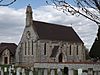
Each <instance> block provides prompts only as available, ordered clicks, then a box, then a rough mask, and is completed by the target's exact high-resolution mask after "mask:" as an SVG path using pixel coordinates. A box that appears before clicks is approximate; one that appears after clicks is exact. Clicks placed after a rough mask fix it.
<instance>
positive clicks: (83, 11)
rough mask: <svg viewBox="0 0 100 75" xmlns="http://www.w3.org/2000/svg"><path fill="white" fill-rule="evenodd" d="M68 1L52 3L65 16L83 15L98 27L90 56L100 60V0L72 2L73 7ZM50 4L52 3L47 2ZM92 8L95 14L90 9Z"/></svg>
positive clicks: (60, 0) (62, 0) (75, 0)
mask: <svg viewBox="0 0 100 75" xmlns="http://www.w3.org/2000/svg"><path fill="white" fill-rule="evenodd" d="M67 1H68V0H51V2H52V3H53V4H52V3H51V4H52V5H53V6H54V7H56V9H58V10H62V11H63V12H64V13H65V14H67V13H68V12H69V13H70V14H72V15H77V14H78V15H82V16H84V17H86V18H88V19H90V20H91V21H93V22H95V23H96V24H97V25H98V33H97V37H96V39H95V41H94V43H93V45H92V47H91V49H90V52H89V56H90V57H91V58H93V59H96V61H97V60H100V0H71V2H72V1H73V4H75V5H76V6H75V5H71V4H69V3H68V2H67ZM47 3H48V4H50V2H48V1H47ZM90 8H92V9H93V10H94V12H92V11H90V10H89V9H90Z"/></svg>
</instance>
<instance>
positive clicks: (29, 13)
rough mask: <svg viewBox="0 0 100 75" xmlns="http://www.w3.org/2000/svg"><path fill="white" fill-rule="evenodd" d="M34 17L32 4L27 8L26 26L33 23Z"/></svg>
mask: <svg viewBox="0 0 100 75" xmlns="http://www.w3.org/2000/svg"><path fill="white" fill-rule="evenodd" d="M32 22H33V17H32V8H31V6H30V4H29V5H28V6H27V8H26V26H30V25H32Z"/></svg>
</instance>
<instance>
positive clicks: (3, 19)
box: [0, 5, 97, 48]
mask: <svg viewBox="0 0 100 75" xmlns="http://www.w3.org/2000/svg"><path fill="white" fill-rule="evenodd" d="M33 19H34V20H39V21H44V22H49V23H56V24H61V25H66V26H72V27H73V28H74V30H75V31H76V32H77V34H78V35H79V36H80V38H81V39H82V40H83V41H84V44H85V45H86V47H88V48H90V47H91V45H92V43H93V41H94V39H95V37H96V33H97V25H96V24H95V23H93V22H92V21H90V20H88V19H86V18H84V17H82V16H79V17H77V16H72V15H70V14H68V15H66V14H64V13H63V12H62V11H58V10H56V9H54V8H53V7H52V6H49V5H48V6H41V7H39V8H36V9H33ZM24 26H25V8H22V9H18V10H15V9H13V8H9V7H0V42H15V43H17V44H18V42H19V41H20V38H21V36H22V32H23V29H24Z"/></svg>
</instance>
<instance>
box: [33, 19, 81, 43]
mask: <svg viewBox="0 0 100 75" xmlns="http://www.w3.org/2000/svg"><path fill="white" fill-rule="evenodd" d="M33 28H34V30H35V31H36V33H37V34H38V36H39V39H44V40H59V41H68V42H69V41H70V42H81V43H83V41H82V40H81V39H80V38H79V36H78V35H77V33H76V32H75V31H74V29H73V28H72V27H68V26H62V25H57V24H51V23H45V22H40V21H33Z"/></svg>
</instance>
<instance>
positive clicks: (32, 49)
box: [32, 41, 33, 55]
mask: <svg viewBox="0 0 100 75" xmlns="http://www.w3.org/2000/svg"><path fill="white" fill-rule="evenodd" d="M32 55H33V41H32Z"/></svg>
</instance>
